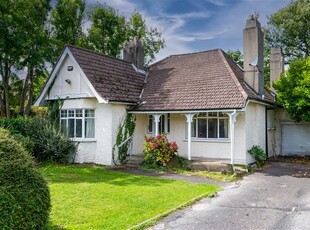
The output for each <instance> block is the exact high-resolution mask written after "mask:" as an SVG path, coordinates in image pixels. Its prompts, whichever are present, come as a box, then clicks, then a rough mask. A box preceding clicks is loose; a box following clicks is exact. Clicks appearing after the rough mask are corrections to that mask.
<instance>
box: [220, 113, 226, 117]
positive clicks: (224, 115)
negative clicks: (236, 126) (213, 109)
mask: <svg viewBox="0 0 310 230" xmlns="http://www.w3.org/2000/svg"><path fill="white" fill-rule="evenodd" d="M219 117H228V115H227V114H226V113H219Z"/></svg>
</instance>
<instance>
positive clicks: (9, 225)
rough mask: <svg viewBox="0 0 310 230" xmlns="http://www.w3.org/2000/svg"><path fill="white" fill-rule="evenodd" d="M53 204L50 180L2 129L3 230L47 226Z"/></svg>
mask: <svg viewBox="0 0 310 230" xmlns="http://www.w3.org/2000/svg"><path fill="white" fill-rule="evenodd" d="M50 207H51V205H50V193H49V190H48V186H47V183H46V182H45V180H44V179H43V177H42V176H41V175H40V173H39V172H38V170H37V169H36V168H35V165H34V161H33V159H32V157H31V156H30V155H29V154H28V153H27V152H26V151H25V149H24V148H23V147H22V146H21V145H20V144H19V143H18V142H17V141H16V140H15V139H14V138H13V137H12V136H11V135H10V134H9V132H8V131H7V130H4V129H2V128H0V213H1V215H0V226H1V229H44V228H46V224H47V221H48V215H49V211H50Z"/></svg>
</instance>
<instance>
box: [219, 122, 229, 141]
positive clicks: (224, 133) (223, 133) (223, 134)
mask: <svg viewBox="0 0 310 230" xmlns="http://www.w3.org/2000/svg"><path fill="white" fill-rule="evenodd" d="M219 123H220V127H219V131H220V138H228V119H220V120H219Z"/></svg>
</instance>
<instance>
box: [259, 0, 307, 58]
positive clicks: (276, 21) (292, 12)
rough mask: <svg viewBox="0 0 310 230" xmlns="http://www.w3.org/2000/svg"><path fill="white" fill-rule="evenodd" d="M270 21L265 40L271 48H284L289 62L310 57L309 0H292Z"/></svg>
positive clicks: (273, 15) (271, 17) (270, 17)
mask: <svg viewBox="0 0 310 230" xmlns="http://www.w3.org/2000/svg"><path fill="white" fill-rule="evenodd" d="M268 20H269V21H268V28H266V30H265V39H266V40H267V42H268V43H269V45H270V46H282V47H283V48H284V53H285V55H286V57H287V61H288V62H289V61H290V60H291V59H293V58H296V57H305V56H309V55H310V1H309V0H292V1H291V3H289V4H288V5H287V6H286V7H284V8H283V9H280V10H279V11H278V12H276V13H274V14H272V15H271V16H269V17H268Z"/></svg>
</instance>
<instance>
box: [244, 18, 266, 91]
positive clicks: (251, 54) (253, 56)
mask: <svg viewBox="0 0 310 230" xmlns="http://www.w3.org/2000/svg"><path fill="white" fill-rule="evenodd" d="M257 18H258V16H251V18H250V19H248V20H247V21H246V26H245V29H244V30H243V58H244V80H245V81H246V82H247V83H248V84H249V85H250V86H251V87H252V88H253V89H254V90H255V91H256V92H257V93H258V94H259V95H260V96H263V95H264V91H265V86H264V85H265V82H264V33H263V31H262V29H261V25H260V22H259V21H258V20H257Z"/></svg>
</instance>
